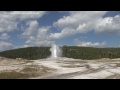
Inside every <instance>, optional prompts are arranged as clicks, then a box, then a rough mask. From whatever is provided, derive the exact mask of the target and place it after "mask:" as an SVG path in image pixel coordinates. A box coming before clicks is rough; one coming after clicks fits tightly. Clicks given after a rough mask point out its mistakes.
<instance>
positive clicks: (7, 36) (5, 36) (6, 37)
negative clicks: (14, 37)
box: [0, 33, 10, 40]
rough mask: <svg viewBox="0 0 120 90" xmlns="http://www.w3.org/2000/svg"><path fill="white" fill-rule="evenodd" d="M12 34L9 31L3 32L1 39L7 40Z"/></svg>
mask: <svg viewBox="0 0 120 90" xmlns="http://www.w3.org/2000/svg"><path fill="white" fill-rule="evenodd" d="M9 37H10V36H9V35H8V34H7V33H3V34H1V35H0V39H3V40H6V39H8V38H9Z"/></svg>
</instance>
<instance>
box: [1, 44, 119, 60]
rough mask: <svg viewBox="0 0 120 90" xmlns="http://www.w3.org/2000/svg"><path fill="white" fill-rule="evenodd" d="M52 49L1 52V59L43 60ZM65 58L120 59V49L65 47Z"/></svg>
mask: <svg viewBox="0 0 120 90" xmlns="http://www.w3.org/2000/svg"><path fill="white" fill-rule="evenodd" d="M49 49H50V47H28V48H20V49H14V50H8V51H3V52H0V56H1V57H7V58H14V59H16V58H23V59H28V60H29V59H31V60H36V59H43V58H47V57H49V56H50V55H51V52H50V51H49ZM61 49H62V51H63V53H62V56H63V57H68V58H74V59H90V60H91V59H99V58H120V48H92V47H77V46H63V47H61Z"/></svg>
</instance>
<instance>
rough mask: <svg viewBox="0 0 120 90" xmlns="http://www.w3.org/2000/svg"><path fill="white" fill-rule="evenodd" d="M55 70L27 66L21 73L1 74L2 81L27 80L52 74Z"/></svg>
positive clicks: (9, 72) (7, 72)
mask: <svg viewBox="0 0 120 90" xmlns="http://www.w3.org/2000/svg"><path fill="white" fill-rule="evenodd" d="M53 70H54V69H51V68H48V67H45V66H39V65H28V66H25V67H24V68H23V69H22V70H21V71H19V72H17V71H6V72H1V73H0V79H27V78H31V77H38V76H42V75H46V74H48V73H51V72H52V71H53Z"/></svg>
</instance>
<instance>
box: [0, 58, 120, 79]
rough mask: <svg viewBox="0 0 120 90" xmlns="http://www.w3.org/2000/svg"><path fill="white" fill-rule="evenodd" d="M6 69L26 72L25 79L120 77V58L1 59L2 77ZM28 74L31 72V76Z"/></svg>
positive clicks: (0, 72) (0, 71)
mask: <svg viewBox="0 0 120 90" xmlns="http://www.w3.org/2000/svg"><path fill="white" fill-rule="evenodd" d="M28 66H29V67H28ZM31 67H32V69H31ZM34 67H35V68H34ZM36 67H37V69H36ZM38 67H39V68H38ZM30 70H32V72H33V73H34V74H35V73H38V74H35V75H34V74H33V73H32V72H31V71H30ZM5 71H6V72H12V71H15V72H20V73H22V74H26V77H22V76H21V77H20V78H23V79H24V78H28V79H120V59H119V58H118V59H99V60H78V59H69V58H56V59H40V60H30V61H28V60H12V59H4V60H0V78H4V77H2V75H1V74H2V73H3V72H5ZM29 71H30V72H29ZM35 71H36V72H35ZM27 74H31V76H30V75H27ZM9 75H10V74H9ZM12 76H13V77H12V78H15V79H16V78H18V77H17V76H16V77H14V75H12ZM23 76H25V75H23ZM6 77H7V76H6ZM7 78H9V77H7ZM10 78H11V77H10Z"/></svg>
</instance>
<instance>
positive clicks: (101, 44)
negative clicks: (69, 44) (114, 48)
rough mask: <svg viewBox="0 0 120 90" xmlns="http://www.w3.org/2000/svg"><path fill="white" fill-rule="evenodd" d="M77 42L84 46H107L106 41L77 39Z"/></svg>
mask: <svg viewBox="0 0 120 90" xmlns="http://www.w3.org/2000/svg"><path fill="white" fill-rule="evenodd" d="M75 43H76V45H77V46H82V47H105V46H106V42H101V43H100V42H95V43H92V42H86V41H80V40H79V39H75Z"/></svg>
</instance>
